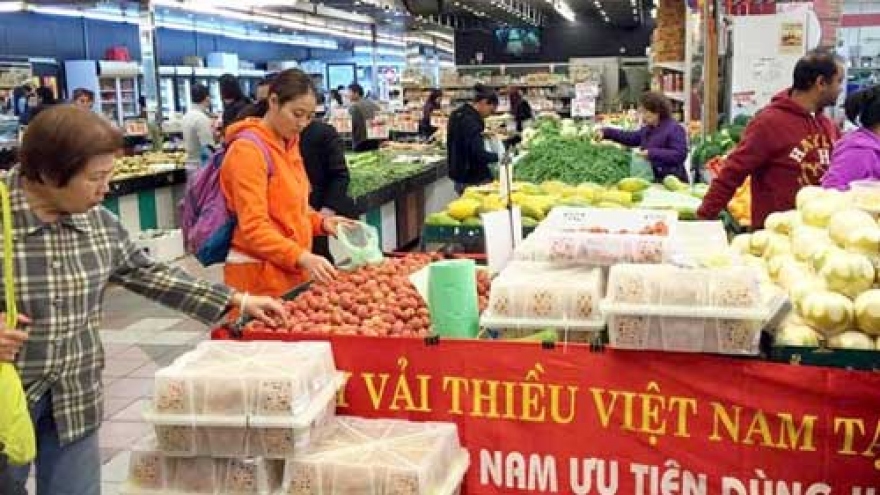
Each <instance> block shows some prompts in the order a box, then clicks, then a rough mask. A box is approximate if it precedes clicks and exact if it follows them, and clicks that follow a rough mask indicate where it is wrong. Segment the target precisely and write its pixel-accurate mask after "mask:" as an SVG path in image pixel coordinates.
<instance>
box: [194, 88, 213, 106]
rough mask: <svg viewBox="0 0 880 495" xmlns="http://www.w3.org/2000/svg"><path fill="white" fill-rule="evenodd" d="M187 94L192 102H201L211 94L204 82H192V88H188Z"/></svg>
mask: <svg viewBox="0 0 880 495" xmlns="http://www.w3.org/2000/svg"><path fill="white" fill-rule="evenodd" d="M189 94H190V97H191V98H192V102H193V103H203V102H204V101H205V100H207V99H208V97H209V96H211V93H210V92H209V91H208V88H207V87H206V86H205V85H204V84H193V87H192V89H190V90H189Z"/></svg>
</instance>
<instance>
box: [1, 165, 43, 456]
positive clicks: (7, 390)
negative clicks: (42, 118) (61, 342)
mask: <svg viewBox="0 0 880 495" xmlns="http://www.w3.org/2000/svg"><path fill="white" fill-rule="evenodd" d="M0 207H2V210H3V211H2V214H3V216H2V218H3V287H4V295H5V297H6V328H15V327H16V326H17V325H18V309H17V308H16V305H15V273H14V271H13V270H14V265H13V262H12V212H11V211H10V207H9V189H8V188H7V187H6V184H5V183H3V182H0ZM0 404H3V407H0V444H2V450H3V454H5V455H6V457H7V458H8V459H9V463H10V464H12V465H17V466H22V465H25V464H27V463H29V462H31V461H32V460H33V459H34V457H36V455H37V442H36V439H35V438H34V425H33V423H32V422H31V414H30V411H29V410H28V402H27V398H26V397H25V394H24V388H23V387H22V385H21V378H20V377H19V376H18V372H17V371H16V369H15V366H14V365H13V364H11V363H0Z"/></svg>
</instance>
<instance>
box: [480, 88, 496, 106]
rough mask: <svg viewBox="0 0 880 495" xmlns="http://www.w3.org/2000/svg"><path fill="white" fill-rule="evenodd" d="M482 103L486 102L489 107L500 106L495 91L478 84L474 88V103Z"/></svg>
mask: <svg viewBox="0 0 880 495" xmlns="http://www.w3.org/2000/svg"><path fill="white" fill-rule="evenodd" d="M481 101H485V102H486V103H488V104H489V105H492V106H496V107H497V106H498V93H497V92H496V91H495V89H493V88H491V87H489V86H485V85H482V84H477V85H476V86H474V103H479V102H481Z"/></svg>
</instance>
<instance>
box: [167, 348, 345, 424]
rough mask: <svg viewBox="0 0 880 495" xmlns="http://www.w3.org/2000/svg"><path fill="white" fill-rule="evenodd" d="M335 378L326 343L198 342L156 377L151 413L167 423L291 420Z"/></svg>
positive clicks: (331, 359) (333, 365) (330, 354)
mask: <svg viewBox="0 0 880 495" xmlns="http://www.w3.org/2000/svg"><path fill="white" fill-rule="evenodd" d="M290 363H296V366H290ZM336 374H337V372H336V367H335V364H334V362H333V354H332V353H331V351H330V344H329V343H327V342H298V343H292V344H283V343H277V342H245V343H241V342H228V341H215V342H203V343H201V344H199V346H198V347H197V348H196V349H195V350H193V351H192V352H189V353H187V354H184V355H183V356H181V357H180V358H178V359H177V360H176V361H174V363H172V364H171V365H170V366H168V367H166V368H163V369H161V370H159V371H158V372H156V378H155V380H156V385H155V391H154V397H153V411H154V412H155V413H157V414H161V415H163V416H164V417H165V418H166V419H168V420H169V421H170V420H173V419H174V418H173V417H174V416H179V417H180V419H182V420H186V419H187V418H189V417H190V416H192V415H214V416H221V417H224V418H225V419H226V420H235V419H236V418H237V419H238V420H239V421H240V420H244V419H246V418H248V417H249V416H269V417H272V416H274V417H288V418H290V417H294V416H297V415H300V414H302V413H303V412H304V411H305V410H306V409H307V408H308V407H309V405H310V404H311V402H312V399H313V398H314V396H315V394H316V393H317V392H319V391H321V390H322V389H323V388H324V387H325V386H326V385H327V384H329V383H331V382H332V381H333V380H334V378H335V377H336ZM184 424H186V421H184Z"/></svg>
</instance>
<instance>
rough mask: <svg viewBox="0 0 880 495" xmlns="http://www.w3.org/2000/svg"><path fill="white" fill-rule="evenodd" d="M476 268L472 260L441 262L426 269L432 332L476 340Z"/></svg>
mask: <svg viewBox="0 0 880 495" xmlns="http://www.w3.org/2000/svg"><path fill="white" fill-rule="evenodd" d="M477 301H478V300H477V267H476V264H475V263H474V261H473V260H445V261H437V262H434V263H431V264H430V265H429V266H428V311H429V312H430V315H431V324H432V325H433V327H434V332H435V333H437V334H438V335H440V336H443V337H459V338H476V337H477V334H478V333H479V330H480V311H479V307H478V302H477Z"/></svg>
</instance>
